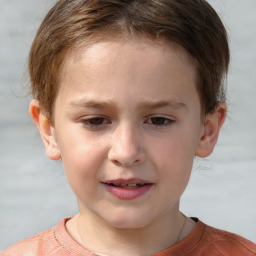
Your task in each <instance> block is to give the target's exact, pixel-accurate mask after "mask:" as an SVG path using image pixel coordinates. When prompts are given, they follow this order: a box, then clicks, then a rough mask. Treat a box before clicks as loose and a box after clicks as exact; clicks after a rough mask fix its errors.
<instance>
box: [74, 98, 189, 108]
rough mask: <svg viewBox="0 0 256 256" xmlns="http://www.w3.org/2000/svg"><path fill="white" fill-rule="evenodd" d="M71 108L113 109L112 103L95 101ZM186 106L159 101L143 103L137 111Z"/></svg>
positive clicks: (180, 103) (176, 102)
mask: <svg viewBox="0 0 256 256" xmlns="http://www.w3.org/2000/svg"><path fill="white" fill-rule="evenodd" d="M71 106H74V107H82V108H94V109H104V108H107V107H110V106H111V107H113V106H114V107H115V104H114V103H113V102H112V101H95V100H81V101H73V102H71ZM186 107H187V106H186V104H184V103H183V102H178V101H175V100H170V101H168V100H160V101H145V102H142V103H141V104H139V106H138V109H149V110H151V109H157V108H171V109H180V108H186Z"/></svg>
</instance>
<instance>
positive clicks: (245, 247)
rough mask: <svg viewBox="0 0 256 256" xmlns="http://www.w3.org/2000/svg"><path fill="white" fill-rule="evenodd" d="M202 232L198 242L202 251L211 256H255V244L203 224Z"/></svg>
mask: <svg viewBox="0 0 256 256" xmlns="http://www.w3.org/2000/svg"><path fill="white" fill-rule="evenodd" d="M202 224H203V225H204V232H203V235H202V238H201V240H200V244H201V245H202V247H201V248H202V251H203V250H205V251H208V252H211V254H202V255H209V256H210V255H212V256H215V255H216V256H217V255H218V256H220V255H221V256H222V255H223V256H226V255H232V256H241V255H243V256H253V255H254V256H255V255H256V244H254V243H253V242H251V241H249V240H247V239H245V238H243V237H241V236H239V235H236V234H233V233H230V232H228V231H224V230H220V229H217V228H213V227H211V226H208V225H206V224H204V223H202Z"/></svg>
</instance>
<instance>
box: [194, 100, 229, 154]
mask: <svg viewBox="0 0 256 256" xmlns="http://www.w3.org/2000/svg"><path fill="white" fill-rule="evenodd" d="M226 112H227V106H226V104H225V103H224V102H221V103H219V105H218V107H217V108H216V110H215V111H214V112H213V113H211V114H208V115H207V117H206V120H205V123H204V126H203V130H202V134H201V137H200V139H199V143H198V146H197V149H196V153H195V155H196V156H198V157H207V156H209V155H210V154H211V153H212V152H213V149H214V146H215V145H216V143H217V140H218V137H219V132H220V129H221V127H222V125H223V123H224V121H225V119H226Z"/></svg>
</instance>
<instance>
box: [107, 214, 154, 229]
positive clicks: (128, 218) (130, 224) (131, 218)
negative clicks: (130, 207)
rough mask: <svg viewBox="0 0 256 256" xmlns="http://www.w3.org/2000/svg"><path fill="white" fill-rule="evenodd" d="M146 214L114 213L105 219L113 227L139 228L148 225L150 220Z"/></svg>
mask: <svg viewBox="0 0 256 256" xmlns="http://www.w3.org/2000/svg"><path fill="white" fill-rule="evenodd" d="M145 216H147V215H145V214H139V213H137V214H127V213H126V214H122V215H115V214H113V215H112V216H111V218H108V219H105V221H106V222H107V223H108V224H109V225H111V226H112V227H115V228H119V229H138V228H143V227H145V226H147V225H148V224H149V223H150V220H149V219H148V216H147V218H145Z"/></svg>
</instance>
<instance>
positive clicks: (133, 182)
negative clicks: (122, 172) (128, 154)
mask: <svg viewBox="0 0 256 256" xmlns="http://www.w3.org/2000/svg"><path fill="white" fill-rule="evenodd" d="M103 184H105V185H108V186H112V187H117V188H124V189H125V188H126V189H133V188H139V187H142V186H146V185H152V184H153V183H152V182H149V181H146V180H142V179H137V178H133V179H128V180H125V179H116V180H109V181H106V182H103Z"/></svg>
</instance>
